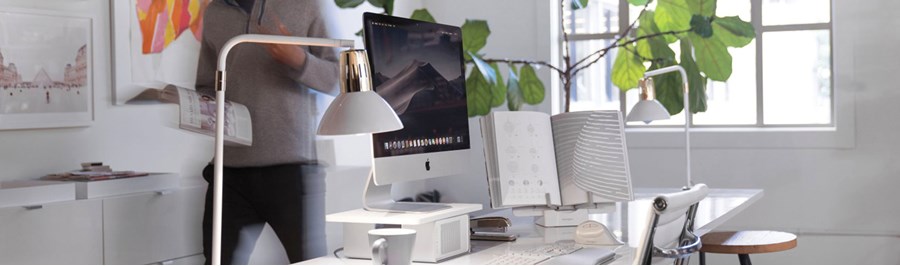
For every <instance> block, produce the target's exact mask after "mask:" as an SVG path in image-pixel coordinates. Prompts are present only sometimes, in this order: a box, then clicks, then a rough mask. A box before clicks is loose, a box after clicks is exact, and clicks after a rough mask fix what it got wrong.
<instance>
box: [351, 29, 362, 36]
mask: <svg viewBox="0 0 900 266" xmlns="http://www.w3.org/2000/svg"><path fill="white" fill-rule="evenodd" d="M353 35H356V36H358V37H362V35H363V30H359V31H357V32H356V33H354V34H353Z"/></svg>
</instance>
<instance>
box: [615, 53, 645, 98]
mask: <svg viewBox="0 0 900 266" xmlns="http://www.w3.org/2000/svg"><path fill="white" fill-rule="evenodd" d="M625 47H629V49H632V48H634V46H633V45H627V46H623V47H619V48H618V50H619V52H618V53H616V62H615V63H613V69H612V83H613V85H616V87H619V89H620V90H622V91H627V90H630V89H633V88H636V87H637V86H638V80H640V79H641V78H643V77H644V72H645V71H646V69H645V68H644V65H643V63H642V62H641V59H640V58H638V57H637V55H635V54H634V53H632V52H631V51H628V50H627V49H625Z"/></svg>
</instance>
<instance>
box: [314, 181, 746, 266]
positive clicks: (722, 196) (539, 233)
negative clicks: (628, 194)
mask: <svg viewBox="0 0 900 266" xmlns="http://www.w3.org/2000/svg"><path fill="white" fill-rule="evenodd" d="M675 191H678V190H677V189H639V188H638V189H635V200H634V201H632V202H628V203H620V204H617V206H616V209H617V211H616V212H614V213H608V214H591V216H590V219H592V220H596V221H599V222H601V223H603V224H605V225H606V226H607V227H609V229H610V230H612V231H613V232H615V233H616V235H617V236H618V237H619V239H621V240H622V241H624V242H627V243H628V244H627V245H623V246H619V247H617V248H616V258H615V260H614V261H612V262H610V264H631V263H632V262H633V261H634V259H633V258H634V256H633V251H634V247H636V246H637V245H638V243H637V242H638V240H637V238H638V235H639V234H640V231H641V228H640V226H630V225H632V224H634V225H637V224H643V222H644V221H646V219H647V217H646V216H647V214H648V211H647V210H648V208H650V204H651V200H652V198H653V197H654V196H656V195H658V194H660V193H667V192H675ZM762 196H763V191H762V190H761V189H710V192H709V196H708V197H706V199H704V200H703V201H701V202H700V207H699V209H698V210H697V217H696V221H695V223H694V225H695V227H696V229H695V233H696V234H697V235H698V236H702V235H703V234H706V233H708V232H709V231H712V230H713V229H715V228H716V227H718V226H719V225H722V224H723V223H725V222H726V221H728V220H729V219H731V218H732V217H734V216H735V215H737V214H738V213H740V212H741V211H743V210H744V209H746V208H747V207H748V206H750V205H751V204H753V203H754V202H756V201H757V200H759V198H761V197H762ZM489 216H506V217H510V219H511V220H512V223H513V226H512V227H510V228H509V230H508V231H509V232H510V233H515V234H518V235H519V237H518V239H517V240H516V241H514V242H495V241H472V249H471V250H472V251H471V252H470V253H468V254H464V255H461V256H457V257H455V258H451V259H449V260H445V261H443V262H441V263H439V264H469V265H471V264H484V263H486V262H487V261H488V260H490V259H492V258H494V257H498V256H501V255H504V254H507V253H508V252H510V251H516V250H525V249H528V248H531V247H536V246H540V245H544V244H545V243H555V242H557V241H572V239H574V235H575V227H560V228H544V227H541V226H537V225H535V224H534V222H533V221H532V218H531V217H514V216H512V212H511V211H509V210H499V211H497V212H496V213H492V214H491V215H489ZM338 255H341V253H340V252H338ZM299 264H309V265H337V264H360V265H362V264H365V265H371V264H372V262H371V261H370V260H360V259H348V258H343V257H342V258H335V257H334V255H332V254H328V255H327V256H325V257H319V258H315V259H312V260H307V261H303V262H300V263H299ZM414 264H419V263H414ZM422 264H428V263H422Z"/></svg>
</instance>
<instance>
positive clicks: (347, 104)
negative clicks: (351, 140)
mask: <svg viewBox="0 0 900 266" xmlns="http://www.w3.org/2000/svg"><path fill="white" fill-rule="evenodd" d="M402 128H403V124H402V123H400V119H399V118H397V114H396V113H394V109H391V106H389V105H388V104H387V102H385V101H384V99H382V98H381V96H380V95H378V94H377V93H375V92H374V91H359V92H349V93H341V94H340V95H338V97H337V98H335V99H334V101H333V102H331V105H329V106H328V110H326V111H325V115H324V116H323V117H322V122H321V123H320V124H319V132H318V134H319V135H348V134H360V133H380V132H388V131H394V130H398V129H402Z"/></svg>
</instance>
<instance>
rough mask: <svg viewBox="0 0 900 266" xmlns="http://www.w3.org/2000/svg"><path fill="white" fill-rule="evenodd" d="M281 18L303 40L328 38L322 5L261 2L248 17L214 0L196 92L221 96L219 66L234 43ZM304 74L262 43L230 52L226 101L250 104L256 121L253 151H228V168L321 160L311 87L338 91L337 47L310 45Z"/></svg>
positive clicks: (301, 0) (303, 0)
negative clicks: (234, 39)
mask: <svg viewBox="0 0 900 266" xmlns="http://www.w3.org/2000/svg"><path fill="white" fill-rule="evenodd" d="M275 16H277V19H279V20H281V22H282V23H284V24H285V26H287V29H288V30H289V31H290V32H291V33H292V34H294V35H296V36H303V37H325V24H324V22H323V21H322V18H321V17H320V9H319V6H318V3H317V1H316V0H258V1H256V3H255V4H254V6H253V9H252V12H250V13H249V14H248V13H247V12H246V11H244V10H243V9H241V8H240V7H239V6H238V5H236V4H235V3H234V2H232V1H226V0H213V1H212V2H211V3H210V4H209V7H208V8H207V9H206V13H205V14H204V18H203V41H202V48H201V50H200V61H199V65H198V67H197V91H199V92H201V93H206V94H209V95H215V72H216V61H217V60H218V54H219V51H220V50H221V48H222V46H223V45H224V44H225V42H226V41H228V40H229V39H230V38H232V37H234V36H237V35H239V34H244V33H259V32H257V28H256V24H257V23H261V25H262V26H263V27H266V28H268V29H271V30H275V29H277V28H276V27H275V25H276V24H275V22H274V21H275V18H274V17H275ZM304 48H305V50H306V52H307V58H306V64H305V65H304V66H303V67H302V68H301V69H294V68H292V67H290V66H287V65H284V64H282V63H280V62H278V61H277V60H275V59H274V58H272V56H271V55H270V54H269V52H268V51H266V49H265V48H264V47H263V46H261V45H258V44H240V45H238V46H236V47H235V48H234V49H232V50H231V53H230V54H229V55H228V64H227V66H226V71H227V75H226V78H227V80H226V85H227V87H226V89H225V98H226V99H227V100H229V101H234V102H237V103H241V104H244V105H246V106H247V108H249V109H250V117H251V119H252V121H253V146H250V147H229V146H226V147H225V158H224V162H225V166H228V167H250V166H269V165H277V164H286V163H303V162H314V161H315V159H316V150H315V143H314V140H315V132H316V127H317V125H316V121H315V118H316V113H317V112H316V111H317V110H316V103H315V95H314V94H313V93H312V92H311V91H310V90H309V89H315V90H317V91H320V92H324V93H328V94H332V95H335V94H336V93H337V92H338V90H337V87H336V84H337V75H338V66H337V57H336V56H335V52H334V49H331V48H322V47H304Z"/></svg>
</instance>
